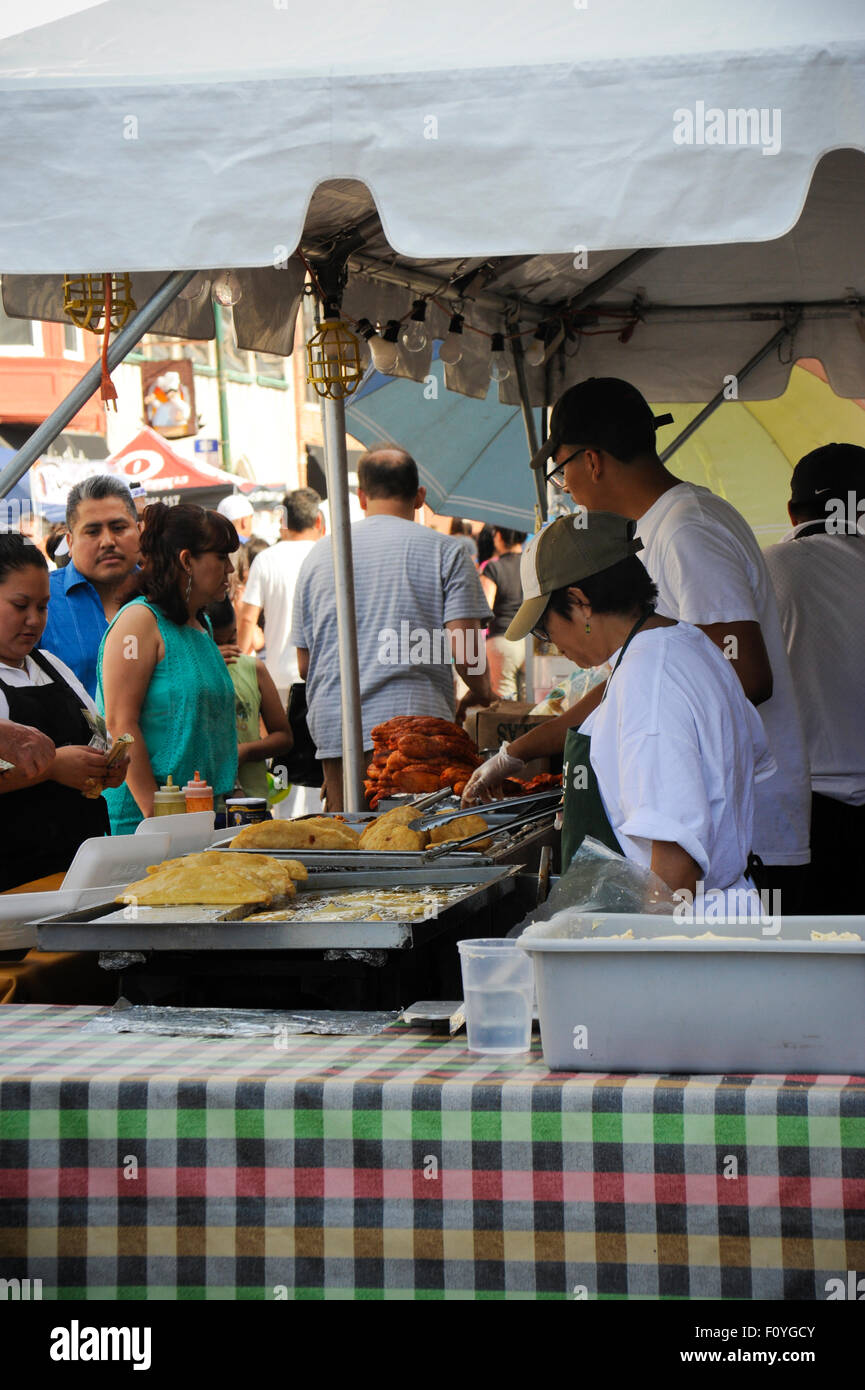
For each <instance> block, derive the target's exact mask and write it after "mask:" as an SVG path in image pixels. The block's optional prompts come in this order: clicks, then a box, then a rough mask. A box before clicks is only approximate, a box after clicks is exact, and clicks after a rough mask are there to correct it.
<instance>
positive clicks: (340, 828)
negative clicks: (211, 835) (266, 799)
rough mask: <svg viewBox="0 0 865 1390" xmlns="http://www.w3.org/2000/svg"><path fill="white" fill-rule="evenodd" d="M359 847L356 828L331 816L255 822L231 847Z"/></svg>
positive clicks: (244, 829)
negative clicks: (353, 828)
mask: <svg viewBox="0 0 865 1390" xmlns="http://www.w3.org/2000/svg"><path fill="white" fill-rule="evenodd" d="M357 846H358V834H357V831H356V830H352V828H351V826H350V825H346V824H345V822H344V821H338V820H332V819H330V818H329V817H328V816H309V817H308V818H307V819H306V820H263V821H258V822H257V823H256V824H255V825H245V826H244V827H243V829H242V830H241V831H240V832H239V833H238V834H237V835H235V837H234V839H233V840H232V842H231V848H232V849H357ZM294 877H295V878H297V877H298V875H297V874H295V875H294Z"/></svg>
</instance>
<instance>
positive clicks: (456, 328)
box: [439, 314, 463, 367]
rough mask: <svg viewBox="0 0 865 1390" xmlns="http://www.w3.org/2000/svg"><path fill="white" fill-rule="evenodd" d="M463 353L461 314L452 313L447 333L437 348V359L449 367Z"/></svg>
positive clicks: (457, 360)
mask: <svg viewBox="0 0 865 1390" xmlns="http://www.w3.org/2000/svg"><path fill="white" fill-rule="evenodd" d="M462 355H463V316H462V314H454V316H453V318H452V319H451V321H450V327H449V328H448V335H447V337H446V338H445V340H444V342H443V343H442V345H441V347H440V348H439V361H441V362H446V363H447V365H448V366H449V367H453V366H455V364H456V363H457V362H459V360H460V358H461V357H462Z"/></svg>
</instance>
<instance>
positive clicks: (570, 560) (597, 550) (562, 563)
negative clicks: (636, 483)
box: [505, 511, 643, 642]
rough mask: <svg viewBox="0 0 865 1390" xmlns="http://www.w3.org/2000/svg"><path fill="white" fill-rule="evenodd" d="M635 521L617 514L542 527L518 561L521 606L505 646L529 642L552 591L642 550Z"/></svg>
mask: <svg viewBox="0 0 865 1390" xmlns="http://www.w3.org/2000/svg"><path fill="white" fill-rule="evenodd" d="M636 528H637V523H636V522H635V521H629V520H628V518H627V517H624V516H618V515H617V514H616V513H615V512H586V511H581V512H576V513H575V514H574V515H573V516H560V517H558V519H557V520H556V521H553V522H551V523H550V525H549V526H545V527H544V529H543V531H541V532H539V534H538V535H537V536H535V538H534V540H533V541H532V542H531V544H530V545H528V546H527V547H526V549H525V550H524V551H523V554H522V556H521V558H520V581H521V583H522V586H523V602H522V605H521V607H520V608H519V610H518V611H517V615H516V617H515V618H514V620H513V622H512V623H511V625H510V627H509V628H508V630H507V632H506V633H505V637H506V638H507V639H508V641H509V642H519V641H520V640H521V639H522V638H523V637H528V635H529V633H530V632H531V630H532V628H533V627H535V626H536V625H537V624H538V623H539V622H540V620H541V617H542V616H543V613H544V610H545V609H546V607H547V604H548V603H549V601H550V594H551V593H553V591H554V590H555V589H564V588H565V587H566V586H567V585H568V584H579V582H580V580H581V579H588V578H589V575H591V574H599V573H600V571H601V570H606V569H609V568H610V567H611V565H617V564H618V563H619V561H620V560H626V559H627V557H628V556H629V555H636V553H637V551H638V550H642V548H643V542H642V541H641V540H640V539H639V538H638V537H635V535H634V532H635V530H636Z"/></svg>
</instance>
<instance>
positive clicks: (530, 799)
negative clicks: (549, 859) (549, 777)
mask: <svg viewBox="0 0 865 1390" xmlns="http://www.w3.org/2000/svg"><path fill="white" fill-rule="evenodd" d="M561 799H562V791H561V787H556V788H554V789H553V790H552V791H546V792H532V793H530V794H529V795H528V796H508V797H503V798H502V800H500V801H485V802H478V803H477V805H474V806H463V807H461V808H460V809H459V810H458V811H448V812H447V813H446V814H445V815H433V814H430V813H429V811H427V813H426V814H424V815H422V816H420V817H419V818H418V819H417V820H413V821H409V830H432V829H433V827H434V826H437V825H447V823H448V821H452V820H460V819H461V818H462V817H464V816H484V817H485V818H486V817H495V818H496V819H497V820H498V819H500V818H501V817H502V816H504V817H506V819H505V820H504V821H502V822H501V824H499V825H497V826H496V827H495V829H502V828H504V827H505V826H509V825H518V824H522V823H523V816H522V815H521V812H525V814H526V816H529V815H531V813H532V811H534V810H536V809H537V810H541V809H542V808H543V809H545V810H548V809H553V808H555V807H556V806H558V804H559V802H560V801H561ZM490 828H493V827H490ZM480 838H481V839H483V838H484V837H483V835H482V836H481V837H480Z"/></svg>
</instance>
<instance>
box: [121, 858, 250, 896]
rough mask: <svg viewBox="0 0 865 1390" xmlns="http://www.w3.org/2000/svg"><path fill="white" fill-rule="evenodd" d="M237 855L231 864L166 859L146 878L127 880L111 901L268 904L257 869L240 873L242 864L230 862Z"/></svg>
mask: <svg viewBox="0 0 865 1390" xmlns="http://www.w3.org/2000/svg"><path fill="white" fill-rule="evenodd" d="M189 858H195V859H199V860H201V859H207V860H210V859H211V858H212V856H211V855H205V854H201V855H195V856H193V855H190V856H189ZM240 858H241V856H240V855H234V856H232V861H233V862H232V864H230V865H229V864H208V865H207V867H205V866H204V865H203V864H200V863H199V864H191V865H190V864H189V863H188V861H187V860H186V859H168V860H166V862H165V863H164V864H160V865H159V866H158V868H157V869H156V870H155V872H154V873H151V874H148V875H147V878H142V879H139V880H138V881H137V882H136V883H130V884H128V885H127V887H126V888H124V889H123V892H122V893H118V895H117V897H116V898H115V902H119V903H128V902H132V903H138V904H139V905H140V906H142V907H174V906H180V905H181V904H188V905H190V906H191V905H193V904H199V903H208V904H211V903H212V904H214V905H216V906H235V905H237V904H244V905H245V904H251V905H258V904H259V903H260V904H262V905H263V906H264V907H269V906H270V904H271V902H272V901H273V893H272V892H271V891H270V890H269V888H268V885H267V883H266V882H265V879H264V877H263V876H262V874H261V872H260V871H257V872H251V871H249V870H246V871H245V872H244V870H243V868H242V865H240V864H238V865H237V866H236V867H235V864H234V861H235V860H239V859H240Z"/></svg>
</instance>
